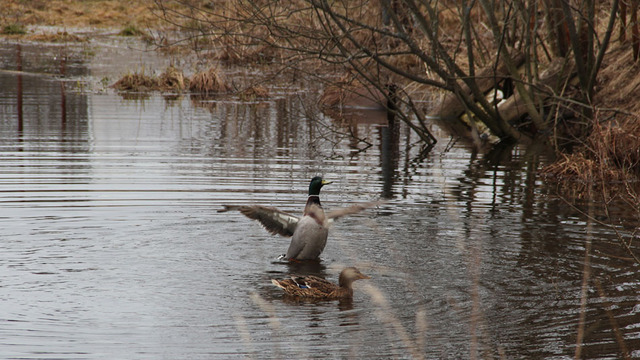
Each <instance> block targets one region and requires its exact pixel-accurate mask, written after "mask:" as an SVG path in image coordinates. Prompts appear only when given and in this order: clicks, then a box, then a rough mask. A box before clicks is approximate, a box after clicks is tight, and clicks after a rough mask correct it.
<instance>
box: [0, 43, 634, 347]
mask: <svg viewBox="0 0 640 360" xmlns="http://www.w3.org/2000/svg"><path fill="white" fill-rule="evenodd" d="M86 51H87V49H86V47H85V48H83V47H78V48H73V49H69V48H63V47H54V46H42V45H35V46H34V45H22V46H17V45H15V44H4V45H2V46H1V47H0V61H2V69H4V70H11V71H2V72H0V358H28V359H31V358H34V359H40V358H42V359H44V358H47V359H49V358H72V359H76V358H77V359H80V358H127V359H144V358H149V359H158V358H168V359H176V358H184V359H199V358H202V359H209V358H245V357H250V358H251V357H253V358H326V357H330V358H381V357H385V358H386V357H396V358H407V357H415V358H419V357H425V358H444V359H460V358H470V357H473V356H478V357H482V358H492V357H496V358H499V357H501V356H502V357H504V358H557V359H561V358H573V354H574V352H575V344H576V336H577V333H578V328H579V326H578V323H579V319H580V314H581V298H582V296H581V291H582V282H583V274H584V269H585V249H586V248H588V249H589V254H590V256H589V257H588V264H589V265H588V267H587V268H588V269H589V270H590V281H589V286H588V288H587V292H586V299H587V300H586V307H585V327H584V328H585V335H584V338H585V340H584V349H583V354H585V356H586V357H588V358H619V357H620V356H621V352H620V349H621V348H626V349H627V350H628V352H629V353H630V354H631V356H632V357H635V358H640V350H638V349H640V302H639V290H640V275H639V272H638V266H637V265H634V264H633V262H632V261H630V260H629V257H628V255H627V254H626V252H625V251H624V250H622V249H621V246H620V245H619V242H618V240H617V239H616V236H615V233H614V231H613V230H611V229H609V228H606V227H604V226H601V225H599V224H598V223H595V222H593V221H588V220H587V218H586V217H585V216H583V215H582V214H581V213H580V212H579V211H578V210H577V209H575V208H573V207H570V206H568V205H566V203H565V202H564V201H562V200H561V199H559V198H558V197H556V196H554V195H553V190H552V189H553V187H554V184H545V182H544V180H543V179H542V178H541V177H539V176H538V175H537V174H536V172H535V170H536V169H538V168H540V167H541V166H542V165H541V162H542V160H541V159H542V157H541V156H539V155H536V152H535V151H533V150H531V149H529V150H527V149H524V148H503V149H494V150H493V151H491V152H489V153H486V154H474V153H473V152H472V151H470V150H469V149H468V148H466V147H464V146H462V145H461V144H459V143H451V142H450V141H449V138H448V136H447V134H445V133H443V132H442V131H440V130H438V128H437V127H435V126H434V128H433V131H434V133H435V134H436V135H437V136H438V138H439V142H438V144H437V145H436V146H435V148H434V149H432V150H431V151H430V152H429V153H427V154H421V151H420V148H419V146H417V145H416V142H417V139H416V138H415V136H413V137H411V138H409V140H407V134H408V131H407V130H406V129H405V128H404V127H400V128H399V129H397V131H392V130H390V129H389V128H387V127H383V126H380V125H376V124H375V123H368V122H366V121H365V122H362V123H360V124H357V125H354V124H351V127H349V126H344V125H343V126H339V125H337V124H336V123H335V122H332V121H331V119H329V118H326V117H323V116H322V115H319V114H317V113H310V111H309V108H308V107H306V106H304V104H305V102H306V99H313V98H314V97H313V95H312V94H313V93H314V92H315V90H306V89H293V90H292V89H281V90H276V91H275V92H274V93H272V96H271V97H270V98H269V99H267V100H265V101H240V100H239V99H237V98H233V97H228V98H221V99H216V100H210V101H205V102H202V101H191V100H190V99H189V98H188V97H178V98H172V99H169V98H164V97H162V96H160V95H151V96H148V97H146V98H145V99H138V100H125V99H123V98H122V97H120V96H118V95H116V94H113V93H112V92H109V91H107V92H101V91H86V88H96V86H95V82H96V81H99V80H100V79H102V77H104V76H112V77H113V78H111V83H112V82H113V79H115V78H116V77H117V76H118V75H121V74H122V73H125V72H127V71H128V70H129V69H130V68H131V66H133V68H136V67H137V66H139V64H141V63H142V64H151V65H149V66H150V67H157V68H162V66H164V65H162V64H163V63H162V61H163V60H158V59H157V58H155V55H153V54H148V53H139V52H134V51H130V50H126V49H125V50H123V49H122V48H118V47H109V46H106V45H105V44H101V45H100V46H99V47H97V48H91V51H96V52H97V54H95V55H93V56H87V54H86ZM121 52H124V53H125V55H126V54H129V55H126V56H123V55H122V53H121ZM131 54H135V55H131ZM132 64H134V65H132ZM128 66H129V67H128ZM13 70H23V71H24V73H19V72H14V71H13ZM61 73H64V76H60V74H61ZM98 88H99V86H98ZM367 118H369V117H368V116H367ZM348 133H356V134H357V136H358V137H359V138H362V139H366V141H367V142H369V143H371V146H370V147H368V148H367V144H366V143H365V142H359V141H356V140H353V139H352V138H351V137H349V136H347V135H346V134H348ZM316 174H322V175H323V176H324V177H325V178H327V179H331V180H333V181H334V184H332V185H329V186H327V187H325V188H324V189H323V193H322V198H323V204H324V205H325V207H327V208H337V207H340V206H344V205H345V204H348V203H354V202H363V201H371V200H377V199H380V198H386V199H388V200H389V201H388V202H387V203H386V204H384V205H382V206H380V207H379V208H378V209H373V210H370V211H367V212H364V213H362V214H359V215H357V216H352V217H349V218H345V219H341V221H339V222H338V223H336V224H335V226H334V228H333V229H332V231H331V233H330V238H329V242H328V245H327V248H326V250H325V252H324V253H323V262H322V264H321V265H320V266H319V267H316V268H313V269H308V268H307V269H302V268H297V267H292V266H288V265H283V264H279V263H277V262H275V261H274V260H275V258H276V257H277V255H279V254H281V253H283V252H285V251H286V248H287V246H288V239H285V238H280V237H274V236H269V235H268V234H267V233H266V232H265V231H264V230H263V229H261V228H260V226H258V225H257V224H256V223H253V222H251V221H250V220H248V219H246V218H244V217H243V216H242V215H239V214H235V213H223V214H220V213H217V212H216V210H217V209H219V208H220V207H221V205H222V204H245V203H250V204H253V203H255V204H265V205H272V206H277V207H279V208H281V209H283V210H286V211H291V212H294V213H298V212H300V211H301V209H302V206H303V204H304V202H305V200H306V189H307V187H308V181H309V179H310V178H311V177H312V176H314V175H316ZM611 205H612V211H613V212H614V215H615V216H616V221H619V222H620V223H621V226H620V227H619V230H620V231H621V233H622V234H623V235H626V236H628V235H629V234H630V233H631V232H632V231H634V230H635V229H636V228H637V217H636V216H637V214H635V213H634V212H632V211H627V210H625V208H623V207H617V204H615V203H614V204H611ZM579 208H580V210H581V211H584V212H590V213H592V214H593V215H594V216H602V214H603V210H602V208H600V206H599V205H597V204H591V205H590V204H589V203H588V202H584V203H582V204H580V205H579ZM633 240H634V241H633V243H632V247H633V249H634V250H635V251H636V253H637V252H638V239H637V237H636V238H634V239H633ZM345 265H356V266H358V267H359V268H360V269H361V270H362V271H363V272H364V273H366V274H368V275H370V276H371V277H372V279H371V280H364V281H360V282H357V283H356V286H355V288H356V291H355V296H354V300H353V302H352V303H344V302H343V303H339V302H335V301H334V302H320V303H309V302H299V303H292V302H291V301H288V300H286V299H283V297H282V294H281V293H280V291H279V289H277V288H275V287H273V286H272V285H271V284H270V281H269V279H270V278H272V277H283V276H286V274H288V273H290V272H316V273H320V274H322V275H326V276H327V277H328V278H330V279H332V280H335V279H336V276H337V273H338V272H339V270H340V268H342V267H343V266H345ZM598 283H600V284H601V289H602V295H601V294H600V292H599V290H598V286H597V284H598ZM612 328H614V329H616V331H612V330H611V329H612ZM616 335H620V339H618V340H617V339H616Z"/></svg>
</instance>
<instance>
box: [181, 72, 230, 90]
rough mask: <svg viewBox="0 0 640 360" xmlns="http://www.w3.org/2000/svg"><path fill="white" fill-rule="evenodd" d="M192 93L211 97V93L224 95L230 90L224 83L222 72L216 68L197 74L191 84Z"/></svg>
mask: <svg viewBox="0 0 640 360" xmlns="http://www.w3.org/2000/svg"><path fill="white" fill-rule="evenodd" d="M189 90H190V91H191V92H196V93H201V94H204V95H209V94H210V93H223V92H227V91H229V90H230V87H229V86H228V85H227V84H226V82H225V81H224V79H223V77H222V75H221V74H220V71H219V70H218V69H217V68H215V67H210V68H209V69H207V70H205V71H202V72H199V73H196V74H195V75H193V77H192V78H191V81H190V82H189Z"/></svg>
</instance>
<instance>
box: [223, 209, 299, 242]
mask: <svg viewBox="0 0 640 360" xmlns="http://www.w3.org/2000/svg"><path fill="white" fill-rule="evenodd" d="M233 210H238V211H240V212H241V213H242V214H243V215H244V216H246V217H248V218H249V219H253V220H258V221H259V222H260V224H262V226H263V227H264V228H265V230H267V231H268V232H270V233H272V234H274V235H276V234H277V235H282V236H291V235H293V232H294V231H296V226H297V225H298V220H300V219H299V218H298V217H296V216H293V215H291V214H287V213H286V212H284V211H280V210H278V209H276V208H274V207H269V206H261V205H224V209H220V210H218V212H226V211H233Z"/></svg>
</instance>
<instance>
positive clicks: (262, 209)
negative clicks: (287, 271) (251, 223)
mask: <svg viewBox="0 0 640 360" xmlns="http://www.w3.org/2000/svg"><path fill="white" fill-rule="evenodd" d="M328 184H331V181H326V180H323V179H322V177H320V176H316V177H314V178H313V179H311V183H310V184H309V197H308V198H307V204H306V206H305V208H304V212H303V214H302V217H301V218H299V217H297V216H294V215H291V214H287V213H285V212H283V211H280V210H278V209H276V208H273V207H268V206H262V205H251V206H247V205H225V206H224V209H222V210H218V212H225V211H230V210H238V211H240V212H241V213H242V214H244V215H245V216H246V217H248V218H250V219H253V220H258V221H259V222H260V223H261V224H262V226H264V228H265V229H266V230H267V231H268V232H270V233H272V234H274V235H276V234H278V235H282V236H291V237H292V238H291V244H290V245H289V249H288V250H287V253H286V254H285V255H284V256H285V259H288V260H314V259H317V258H318V256H320V254H321V253H322V250H324V247H325V245H326V244H327V236H328V234H329V223H330V222H331V221H333V220H334V219H337V218H339V217H341V216H344V215H348V214H355V213H357V212H359V211H362V210H364V209H366V208H368V207H371V206H373V205H375V204H376V203H367V204H361V205H353V206H349V207H346V208H342V209H338V210H335V211H331V212H329V213H328V214H326V215H325V213H324V210H322V206H321V204H320V189H322V187H323V186H325V185H328Z"/></svg>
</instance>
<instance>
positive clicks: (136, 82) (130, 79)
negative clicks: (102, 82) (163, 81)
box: [111, 72, 158, 91]
mask: <svg viewBox="0 0 640 360" xmlns="http://www.w3.org/2000/svg"><path fill="white" fill-rule="evenodd" d="M111 87H112V88H114V89H116V90H119V91H151V90H155V89H157V88H158V79H157V78H155V77H153V76H147V75H145V74H144V72H142V73H129V74H127V75H125V76H123V77H122V78H121V79H120V80H118V81H116V83H115V84H113V85H111Z"/></svg>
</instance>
